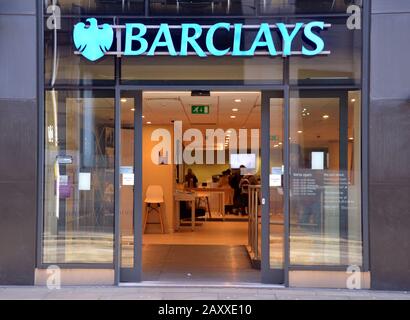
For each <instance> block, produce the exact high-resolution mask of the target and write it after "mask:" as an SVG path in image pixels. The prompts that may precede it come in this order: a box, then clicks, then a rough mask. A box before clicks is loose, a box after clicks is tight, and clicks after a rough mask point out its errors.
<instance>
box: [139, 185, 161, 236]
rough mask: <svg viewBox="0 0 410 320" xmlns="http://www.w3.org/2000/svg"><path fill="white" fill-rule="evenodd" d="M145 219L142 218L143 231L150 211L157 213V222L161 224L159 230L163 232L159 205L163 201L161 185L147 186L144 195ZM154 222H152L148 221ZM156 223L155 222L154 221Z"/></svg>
mask: <svg viewBox="0 0 410 320" xmlns="http://www.w3.org/2000/svg"><path fill="white" fill-rule="evenodd" d="M144 202H145V206H146V210H145V219H144V229H143V231H144V233H145V230H146V228H147V224H148V216H149V214H150V213H151V212H153V211H156V212H158V214H159V224H161V231H162V233H165V230H164V221H163V220H162V213H161V205H162V204H163V203H164V191H163V189H162V187H161V186H148V188H147V193H146V196H145V201H144ZM150 224H154V223H150ZM155 224H157V223H155Z"/></svg>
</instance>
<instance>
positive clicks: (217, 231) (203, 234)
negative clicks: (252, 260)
mask: <svg viewBox="0 0 410 320" xmlns="http://www.w3.org/2000/svg"><path fill="white" fill-rule="evenodd" d="M143 241H144V244H172V245H176V244H182V245H197V244H202V245H234V246H235V245H246V244H247V243H248V223H247V221H242V222H228V221H226V222H210V221H206V222H204V223H203V224H202V225H201V226H199V227H197V228H196V229H195V231H194V232H192V231H191V229H190V228H189V227H188V228H182V229H181V230H180V231H179V232H175V233H171V234H159V233H153V234H149V233H147V234H144V239H143Z"/></svg>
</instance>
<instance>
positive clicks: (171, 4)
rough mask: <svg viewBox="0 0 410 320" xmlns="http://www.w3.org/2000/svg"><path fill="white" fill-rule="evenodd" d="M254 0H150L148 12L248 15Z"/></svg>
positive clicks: (176, 14)
mask: <svg viewBox="0 0 410 320" xmlns="http://www.w3.org/2000/svg"><path fill="white" fill-rule="evenodd" d="M255 13H256V7H255V1H254V0H174V1H167V0H150V14H152V15H155V16H156V15H158V16H159V15H164V16H167V15H171V16H178V15H181V16H182V15H183V16H215V15H216V16H250V15H254V14H255Z"/></svg>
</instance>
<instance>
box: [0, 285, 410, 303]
mask: <svg viewBox="0 0 410 320" xmlns="http://www.w3.org/2000/svg"><path fill="white" fill-rule="evenodd" d="M0 300H410V293H409V292H389V291H370V290H339V289H311V288H309V289H299V288H298V289H292V288H283V287H277V286H265V285H259V286H249V285H244V286H241V285H234V286H220V285H219V286H207V285H201V286H199V285H198V286H184V285H144V284H138V285H135V286H124V287H62V288H61V289H54V290H50V289H47V288H46V287H0Z"/></svg>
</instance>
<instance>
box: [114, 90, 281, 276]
mask: <svg viewBox="0 0 410 320" xmlns="http://www.w3.org/2000/svg"><path fill="white" fill-rule="evenodd" d="M277 96H278V103H283V97H282V98H280V96H281V95H280V94H278V95H277ZM120 106H121V155H120V156H121V157H120V158H121V162H120V163H121V165H120V168H119V184H120V209H119V212H120V241H121V248H120V249H121V250H120V253H121V254H120V260H121V275H120V276H121V281H123V282H135V281H191V282H192V281H207V282H251V283H258V282H261V272H260V269H261V259H262V251H263V250H264V249H263V244H262V201H264V200H263V199H262V186H263V184H264V183H263V181H264V180H265V181H268V179H269V178H267V177H266V176H265V177H262V169H263V161H264V160H263V153H262V152H261V145H262V93H261V92H258V91H256V92H251V91H244V92H239V91H231V92H225V91H195V90H192V91H166V92H165V91H149V92H148V91H146V92H139V93H135V92H130V91H123V92H121V98H120ZM267 107H269V106H268V105H267ZM265 121H266V123H267V124H268V125H269V119H265ZM279 123H281V120H280V121H279ZM266 129H267V130H269V128H268V127H267V126H266V125H265V130H266ZM267 155H268V156H269V153H268V154H267ZM268 177H269V176H268ZM266 185H267V184H266ZM267 186H268V185H267ZM268 215H269V213H268ZM277 218H278V219H279V220H280V219H282V221H277V222H278V223H281V224H282V228H279V229H278V230H277V231H275V232H278V233H281V232H282V233H283V211H282V215H281V216H278V217H277ZM268 228H269V226H268ZM280 238H281V239H283V234H282V235H281V236H280ZM265 250H266V248H265ZM280 250H283V246H282V248H281V249H280ZM279 256H283V254H282V253H280V254H279ZM269 268H270V267H269ZM279 270H281V275H280V277H278V278H277V283H283V280H282V279H283V268H282V266H280V269H279Z"/></svg>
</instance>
